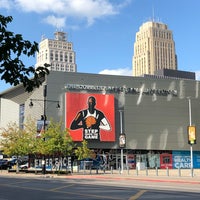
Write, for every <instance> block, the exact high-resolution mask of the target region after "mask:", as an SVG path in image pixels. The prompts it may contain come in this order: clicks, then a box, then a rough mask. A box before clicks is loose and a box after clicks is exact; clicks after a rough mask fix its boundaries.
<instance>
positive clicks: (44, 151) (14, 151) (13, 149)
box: [0, 121, 74, 156]
mask: <svg viewBox="0 0 200 200" xmlns="http://www.w3.org/2000/svg"><path fill="white" fill-rule="evenodd" d="M36 135H37V134H36V124H35V123H34V122H33V121H29V122H28V123H27V124H25V125H24V129H20V128H19V127H18V126H17V125H16V124H9V125H8V127H7V128H6V129H2V130H1V133H0V138H1V142H0V147H1V150H3V152H4V153H5V154H7V155H10V156H12V155H16V156H23V155H28V154H34V155H37V154H40V155H54V154H60V155H71V153H72V151H73V149H74V143H73V141H72V139H71V137H70V135H69V132H68V130H63V129H62V124H61V123H56V122H51V123H50V125H49V126H48V129H47V130H46V131H45V133H42V136H41V137H39V138H38V137H36ZM44 138H45V140H44Z"/></svg>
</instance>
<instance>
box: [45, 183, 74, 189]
mask: <svg viewBox="0 0 200 200" xmlns="http://www.w3.org/2000/svg"><path fill="white" fill-rule="evenodd" d="M73 185H75V184H70V185H64V186H62V187H57V188H52V189H50V190H49V191H56V190H60V189H63V188H67V187H71V186H73Z"/></svg>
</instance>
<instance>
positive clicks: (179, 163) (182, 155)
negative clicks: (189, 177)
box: [172, 151, 200, 169]
mask: <svg viewBox="0 0 200 200" xmlns="http://www.w3.org/2000/svg"><path fill="white" fill-rule="evenodd" d="M172 160H173V161H172V164H173V168H174V169H178V168H180V169H190V168H191V155H190V151H172ZM193 168H200V151H193Z"/></svg>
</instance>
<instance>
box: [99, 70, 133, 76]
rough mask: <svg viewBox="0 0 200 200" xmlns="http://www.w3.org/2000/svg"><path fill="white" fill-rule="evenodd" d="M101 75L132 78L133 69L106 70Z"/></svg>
mask: <svg viewBox="0 0 200 200" xmlns="http://www.w3.org/2000/svg"><path fill="white" fill-rule="evenodd" d="M99 74H111V75H122V76H132V75H133V73H132V69H129V68H118V69H111V70H110V69H104V70H102V71H100V72H99Z"/></svg>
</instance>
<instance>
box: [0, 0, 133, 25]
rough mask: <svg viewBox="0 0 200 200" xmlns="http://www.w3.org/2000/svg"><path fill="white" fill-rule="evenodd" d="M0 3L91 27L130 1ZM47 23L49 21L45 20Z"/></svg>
mask: <svg viewBox="0 0 200 200" xmlns="http://www.w3.org/2000/svg"><path fill="white" fill-rule="evenodd" d="M0 2H4V3H3V4H4V5H6V2H9V4H11V3H12V7H13V8H14V9H18V10H20V11H24V12H35V13H38V14H42V15H44V14H46V15H47V16H58V17H59V18H63V19H64V18H67V17H68V18H69V17H71V18H73V19H76V20H84V21H85V22H86V23H87V25H92V24H93V23H94V22H95V20H96V19H100V18H103V17H106V16H110V15H116V14H118V13H119V11H120V9H122V8H123V7H125V6H128V4H129V3H130V2H131V0H124V1H122V2H121V3H116V1H112V2H111V1H110V0H42V1H41V0H34V1H28V0H7V1H6V0H0ZM45 18H48V17H45ZM47 23H50V21H48V20H47ZM51 25H53V26H55V23H54V22H52V24H51Z"/></svg>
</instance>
